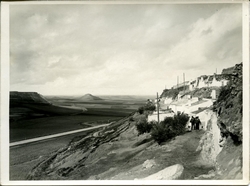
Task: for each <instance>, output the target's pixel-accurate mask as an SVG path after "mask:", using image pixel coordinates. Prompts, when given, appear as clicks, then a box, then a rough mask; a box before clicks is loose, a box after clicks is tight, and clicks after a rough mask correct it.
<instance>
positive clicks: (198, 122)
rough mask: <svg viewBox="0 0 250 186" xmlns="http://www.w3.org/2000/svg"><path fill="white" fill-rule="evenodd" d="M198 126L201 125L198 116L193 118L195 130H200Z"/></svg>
mask: <svg viewBox="0 0 250 186" xmlns="http://www.w3.org/2000/svg"><path fill="white" fill-rule="evenodd" d="M200 124H201V120H200V119H199V117H198V116H196V118H195V128H196V130H199V129H200Z"/></svg>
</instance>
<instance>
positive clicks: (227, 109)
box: [27, 64, 242, 180]
mask: <svg viewBox="0 0 250 186" xmlns="http://www.w3.org/2000/svg"><path fill="white" fill-rule="evenodd" d="M241 96H242V64H239V65H236V66H235V67H234V73H233V74H232V78H231V81H230V83H229V85H228V86H226V87H224V88H222V89H221V93H220V96H219V98H218V100H217V101H216V103H215V104H214V109H213V110H214V111H212V110H205V111H203V112H201V113H199V114H200V115H201V114H204V118H205V119H204V121H205V125H204V126H205V128H204V129H205V130H204V131H203V130H200V131H193V132H187V133H185V134H184V135H180V136H177V137H176V138H174V139H172V140H171V141H168V142H165V143H163V144H161V145H158V144H157V143H156V142H155V141H153V139H152V137H151V135H150V134H148V133H147V134H143V135H139V136H138V132H137V130H136V127H135V124H136V121H138V120H140V119H143V117H146V116H145V115H143V114H141V115H140V114H138V113H135V114H133V115H131V116H129V117H126V118H123V119H121V120H119V121H118V122H114V123H113V124H111V125H110V126H108V127H106V128H104V129H103V130H100V131H99V132H96V133H94V134H91V135H89V136H87V137H85V138H82V139H79V140H74V141H72V143H70V144H69V145H68V146H66V147H65V148H62V149H60V150H59V151H57V152H55V154H54V155H53V156H51V157H50V158H48V159H46V160H45V161H43V162H42V163H40V164H39V165H37V166H36V167H34V169H33V170H32V171H31V172H30V173H29V176H28V178H27V179H30V180H87V179H90V180H120V179H121V180H134V179H241V178H242V144H241V143H242V97H241Z"/></svg>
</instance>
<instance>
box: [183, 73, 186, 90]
mask: <svg viewBox="0 0 250 186" xmlns="http://www.w3.org/2000/svg"><path fill="white" fill-rule="evenodd" d="M183 82H184V94H185V91H186V87H185V73H183Z"/></svg>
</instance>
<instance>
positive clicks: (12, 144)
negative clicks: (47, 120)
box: [10, 124, 110, 147]
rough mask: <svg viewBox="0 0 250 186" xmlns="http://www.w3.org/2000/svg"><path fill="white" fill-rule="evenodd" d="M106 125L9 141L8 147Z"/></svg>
mask: <svg viewBox="0 0 250 186" xmlns="http://www.w3.org/2000/svg"><path fill="white" fill-rule="evenodd" d="M108 125H110V124H102V125H98V126H94V127H89V128H84V129H78V130H73V131H69V132H62V133H59V134H52V135H48V136H42V137H38V138H32V139H27V140H22V141H17V142H12V143H10V147H13V146H17V145H23V144H27V143H32V142H37V141H42V140H46V139H50V138H55V137H60V136H65V135H68V134H74V133H77V132H83V131H88V130H92V129H97V128H101V127H105V126H108Z"/></svg>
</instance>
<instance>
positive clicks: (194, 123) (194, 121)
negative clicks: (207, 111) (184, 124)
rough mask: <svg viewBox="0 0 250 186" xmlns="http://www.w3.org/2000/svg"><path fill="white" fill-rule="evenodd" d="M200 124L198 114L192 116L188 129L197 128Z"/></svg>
mask: <svg viewBox="0 0 250 186" xmlns="http://www.w3.org/2000/svg"><path fill="white" fill-rule="evenodd" d="M200 125H201V121H200V119H199V117H198V116H196V117H194V116H192V117H191V119H190V124H189V126H188V128H189V131H192V130H199V129H200Z"/></svg>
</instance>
